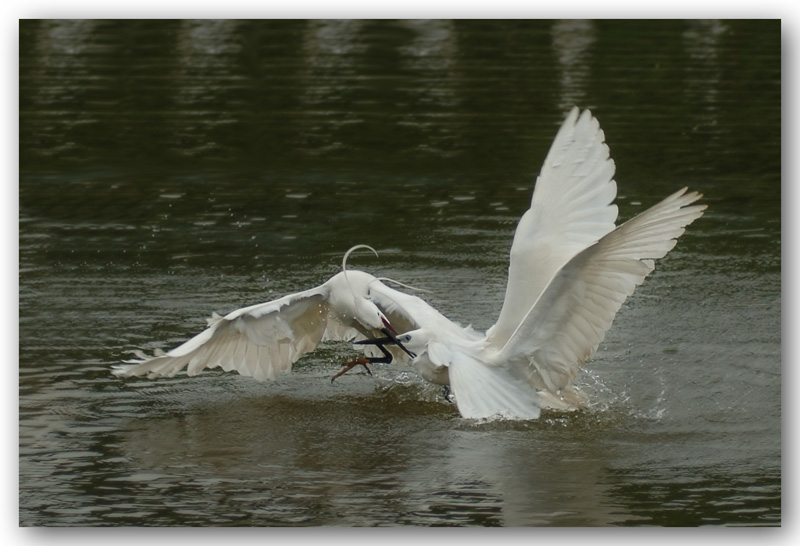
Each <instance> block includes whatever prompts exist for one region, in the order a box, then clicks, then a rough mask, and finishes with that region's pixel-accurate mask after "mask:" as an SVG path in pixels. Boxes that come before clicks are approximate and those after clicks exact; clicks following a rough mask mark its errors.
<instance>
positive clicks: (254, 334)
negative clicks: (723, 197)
mask: <svg viewBox="0 0 800 546" xmlns="http://www.w3.org/2000/svg"><path fill="white" fill-rule="evenodd" d="M616 193H617V189H616V183H615V182H614V163H613V161H612V160H611V159H610V157H609V150H608V147H607V146H606V144H605V142H604V135H603V131H602V130H601V129H600V125H599V123H598V121H597V119H595V118H594V117H593V116H592V114H591V113H590V112H589V111H588V110H585V111H583V112H582V113H581V112H579V110H578V109H577V108H574V109H573V110H572V111H571V112H570V113H569V115H568V116H567V119H566V120H565V121H564V123H563V125H562V126H561V128H560V129H559V131H558V133H557V135H556V138H555V140H554V141H553V144H552V146H551V148H550V151H549V152H548V154H547V157H546V158H545V161H544V165H543V166H542V170H541V173H540V175H539V177H538V179H537V181H536V185H535V187H534V191H533V197H532V199H531V206H530V208H529V209H528V210H527V211H526V212H525V214H524V215H523V216H522V219H521V220H520V222H519V225H518V226H517V230H516V233H515V235H514V240H513V244H512V246H511V258H510V264H509V271H508V285H507V288H506V295H505V300H504V303H503V307H502V309H501V311H500V316H499V317H498V320H497V322H496V323H495V325H494V326H492V327H491V328H489V330H488V331H486V332H485V333H481V332H477V331H475V330H473V329H472V328H470V327H467V328H463V327H461V326H459V325H458V324H456V323H454V322H452V321H450V320H449V319H447V318H446V317H444V316H443V315H442V314H441V313H439V312H438V311H436V309H434V308H433V307H431V306H430V305H429V304H427V303H426V302H425V301H424V300H422V299H420V298H418V297H416V296H412V295H408V294H405V293H403V292H400V291H398V290H394V289H393V288H390V287H388V286H386V285H385V284H384V283H382V282H381V281H380V280H379V279H377V278H375V277H372V276H371V275H368V274H366V273H362V272H356V271H353V272H350V273H349V275H350V276H351V277H353V278H352V279H350V280H348V278H347V274H348V273H347V271H346V269H345V268H344V267H343V272H342V273H340V274H338V275H337V276H335V277H333V278H332V279H331V280H329V281H328V282H326V283H325V284H323V285H322V286H321V287H318V288H315V289H311V290H309V291H307V292H301V293H299V294H294V295H291V296H286V297H285V298H282V299H279V300H276V301H274V302H270V303H265V304H260V305H256V306H253V307H248V308H245V309H241V310H239V311H234V312H233V313H231V314H229V315H227V316H226V317H224V318H216V319H214V320H215V321H216V322H214V323H212V324H211V325H210V327H209V328H208V329H207V330H206V331H204V332H202V333H201V334H200V335H198V336H197V337H195V338H193V339H191V340H189V341H188V342H186V343H185V344H184V345H181V346H180V347H178V348H176V349H173V350H172V351H170V352H168V353H165V354H163V355H160V356H156V357H153V358H148V359H145V360H143V361H139V362H137V363H134V364H131V365H129V366H127V367H118V369H117V373H119V374H120V375H145V374H149V375H151V376H153V375H172V374H174V373H176V372H177V371H178V370H180V369H182V368H184V367H187V366H188V373H189V374H190V375H191V374H195V373H197V372H198V371H199V370H200V369H202V368H204V367H210V366H222V367H223V368H224V369H236V370H238V371H239V372H240V373H243V374H245V375H252V376H254V377H256V378H257V379H265V378H269V379H272V378H274V377H275V376H276V375H277V373H279V372H280V371H283V370H287V369H288V368H289V367H290V366H291V363H292V362H294V361H296V360H297V358H299V357H300V356H301V355H302V354H304V353H306V352H308V351H310V350H312V349H314V348H315V347H316V346H317V344H318V343H319V342H320V341H322V340H325V339H356V338H357V337H358V338H359V340H358V341H357V342H356V343H357V344H360V345H362V346H365V347H368V346H369V345H374V346H375V347H377V348H378V349H380V351H381V352H382V353H383V354H384V357H383V358H372V359H370V358H366V357H362V358H361V359H356V360H354V361H352V362H350V363H348V365H347V366H349V367H352V366H354V365H358V364H362V363H367V362H369V361H381V362H386V361H391V360H392V355H393V354H394V355H395V356H396V357H399V358H401V359H406V358H410V359H411V360H412V363H413V365H414V367H415V368H416V369H417V370H418V371H419V373H420V374H421V375H422V376H423V377H424V378H425V379H427V380H428V381H431V382H433V383H437V384H442V385H449V387H450V389H451V391H452V393H453V394H454V395H455V400H456V404H457V406H458V410H459V412H460V413H461V415H462V416H463V417H466V418H478V419H480V418H489V417H494V416H500V417H506V418H513V419H535V418H538V417H539V414H540V411H541V409H542V408H548V407H549V408H554V409H562V410H566V409H572V408H575V407H577V406H579V405H580V403H581V400H580V396H579V393H578V392H577V391H575V390H573V389H572V388H571V383H572V381H573V380H574V379H575V377H576V376H577V374H578V371H579V370H580V368H581V367H582V366H583V365H584V364H585V362H586V360H587V359H588V358H590V357H591V356H592V355H593V354H594V352H595V351H596V350H597V347H598V346H599V344H600V342H601V341H602V340H603V337H604V336H605V333H606V332H607V331H608V329H609V328H610V327H611V322H612V321H613V319H614V316H615V315H616V313H617V311H619V309H620V307H621V306H622V304H623V303H624V301H625V299H626V298H627V297H628V296H630V295H631V294H632V293H633V291H634V290H635V288H636V286H638V285H639V284H641V283H642V282H643V281H644V279H645V277H646V276H647V275H648V274H649V273H650V272H651V271H653V268H654V266H655V264H654V261H653V260H655V259H657V258H661V257H663V256H664V255H666V253H667V252H669V250H671V249H672V248H673V247H674V246H675V244H676V242H677V238H678V237H679V236H680V235H681V234H683V232H684V228H685V227H686V226H687V225H689V224H690V223H691V222H693V221H694V220H696V219H697V218H699V217H700V216H702V214H703V210H705V208H706V207H705V205H693V203H695V202H696V201H697V200H698V199H700V197H701V195H700V194H699V193H697V192H688V191H687V189H686V188H684V189H682V190H680V191H678V192H676V193H674V194H672V195H670V196H669V197H667V198H666V199H664V200H663V201H661V202H660V203H658V204H656V205H654V206H653V207H651V208H650V209H648V210H646V211H644V212H643V213H641V214H639V215H638V216H636V217H634V218H632V219H631V220H628V221H627V222H625V223H623V224H621V225H620V226H616V225H615V221H616V217H617V207H616V206H615V205H614V204H613V201H614V199H615V197H616ZM356 274H357V275H356ZM379 331H380V332H382V333H383V334H384V336H385V337H381V338H376V337H369V335H370V332H372V333H375V332H379ZM397 332H403V333H402V334H398V333H397ZM387 345H396V346H397V347H399V348H400V349H402V351H404V353H399V352H397V350H396V349H394V347H391V348H392V349H394V351H393V352H389V351H388V350H387V347H386V346H387ZM347 366H346V369H349V367H347ZM346 369H345V370H343V371H346Z"/></svg>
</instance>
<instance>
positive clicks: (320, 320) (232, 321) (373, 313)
mask: <svg viewBox="0 0 800 546" xmlns="http://www.w3.org/2000/svg"><path fill="white" fill-rule="evenodd" d="M358 248H368V249H370V250H372V251H373V252H375V250H374V249H373V248H372V247H369V246H367V245H357V246H354V247H353V248H351V249H350V250H348V251H347V253H345V255H344V258H343V259H342V271H341V272H340V273H338V274H336V275H334V276H333V277H331V278H330V279H329V280H328V281H327V282H326V283H324V284H323V285H321V286H318V287H316V288H312V289H310V290H306V291H304V292H298V293H297V294H290V295H288V296H284V297H282V298H279V299H277V300H274V301H270V302H267V303H259V304H256V305H251V306H249V307H244V308H242V309H237V310H236V311H233V312H231V313H229V314H227V315H225V316H224V317H221V316H219V315H217V314H216V313H214V314H213V315H212V317H211V318H210V319H208V328H206V329H205V330H203V331H202V332H201V333H199V334H198V335H196V336H195V337H193V338H191V339H190V340H189V341H187V342H185V343H183V344H182V345H180V346H178V347H176V348H175V349H172V350H171V351H169V352H166V353H165V352H163V351H157V352H156V354H155V355H154V356H147V355H145V354H144V353H142V352H141V351H135V352H134V353H135V354H136V356H138V357H139V358H138V360H137V359H134V360H128V361H126V364H120V365H117V366H114V367H113V373H114V374H115V375H117V376H121V377H130V376H143V375H146V376H147V377H149V378H150V379H153V378H156V377H161V376H166V377H172V376H174V375H175V374H176V373H178V372H179V371H181V370H182V369H184V368H186V370H187V374H188V375H190V376H191V375H197V374H198V373H200V372H201V371H202V370H203V369H205V368H216V367H220V368H222V369H223V370H225V371H233V370H236V371H237V372H239V373H240V374H241V375H244V376H251V377H253V378H255V379H256V380H258V381H263V380H265V379H269V380H274V379H276V378H277V377H278V375H279V374H280V373H283V372H287V371H289V370H290V369H291V367H292V364H294V363H295V362H297V360H298V359H299V358H300V357H302V356H303V355H304V354H306V353H308V352H309V351H313V350H314V349H316V348H317V346H318V345H319V343H320V342H322V341H356V340H359V339H362V340H363V339H366V338H368V337H369V338H375V336H376V335H377V334H378V333H383V334H384V335H385V336H386V338H381V339H377V340H374V341H372V342H371V344H373V345H376V346H377V348H378V349H380V351H381V353H382V354H383V356H382V357H374V358H370V359H363V358H362V359H356V360H353V361H352V362H348V363H347V364H345V369H343V370H342V372H341V373H339V374H337V375H336V376H334V378H333V379H336V377H339V375H341V374H342V373H344V372H346V371H348V370H349V369H351V368H352V367H354V366H356V365H359V364H361V365H364V367H366V364H367V363H368V362H391V361H392V360H393V357H392V356H391V352H389V350H388V348H386V347H384V345H385V344H386V343H393V344H395V345H397V346H398V347H400V348H401V349H403V350H405V349H404V348H403V346H402V344H401V343H398V342H397V337H396V336H397V331H396V330H395V328H394V327H393V326H392V324H391V322H389V319H388V318H387V317H386V315H385V314H384V313H383V312H382V311H381V310H380V309H379V308H378V306H377V305H376V304H375V303H374V302H373V301H371V299H370V297H369V294H370V290H371V288H372V287H373V286H376V285H380V286H384V287H385V285H383V283H382V282H381V281H380V279H377V278H376V277H373V276H372V275H370V274H368V273H364V272H362V271H353V270H348V269H347V258H348V257H349V256H350V254H351V253H352V252H353V251H354V250H356V249H358ZM376 255H377V252H376ZM393 282H397V281H393ZM398 284H400V283H398ZM385 288H386V289H387V290H389V291H392V289H391V288H389V287H385ZM398 322H400V323H401V324H403V326H404V330H407V329H408V328H409V327H410V326H411V325H409V324H407V323H405V322H403V321H402V319H398ZM393 352H396V351H393ZM410 356H411V355H410ZM367 371H369V368H367Z"/></svg>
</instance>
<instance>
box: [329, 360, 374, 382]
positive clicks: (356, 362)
mask: <svg viewBox="0 0 800 546" xmlns="http://www.w3.org/2000/svg"><path fill="white" fill-rule="evenodd" d="M369 363H370V359H368V358H367V357H365V356H359V357H358V358H356V359H355V360H351V361H350V362H345V363H344V364H343V366H344V367H343V368H342V371H340V372H339V373H337V374H336V375H334V376H333V377H331V383H333V382H334V381H335V380H336V378H337V377H341V376H343V375H344V374H346V373H347V372H349V371H350V370H352V369H353V368H355V367H356V366H364V369H365V370H367V373H368V374H369V375H372V372H371V371H370V369H369V367H367V364H369Z"/></svg>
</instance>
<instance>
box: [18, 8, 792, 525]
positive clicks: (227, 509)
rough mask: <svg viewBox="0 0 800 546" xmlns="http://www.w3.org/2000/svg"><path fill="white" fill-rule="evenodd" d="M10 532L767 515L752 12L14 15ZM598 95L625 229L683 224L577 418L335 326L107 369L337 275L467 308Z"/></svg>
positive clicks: (772, 67)
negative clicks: (221, 352)
mask: <svg viewBox="0 0 800 546" xmlns="http://www.w3.org/2000/svg"><path fill="white" fill-rule="evenodd" d="M19 49H20V181H19V193H20V218H19V230H20V231H19V259H20V272H19V283H20V293H19V299H20V308H19V332H20V334H19V335H20V339H19V343H20V362H19V417H20V423H19V475H20V478H19V480H20V497H19V521H20V524H21V525H24V526H85V525H159V526H165V525H167V526H175V525H179V526H184V525H253V526H267V525H281V526H283V525H305V526H307V525H506V526H509V525H581V526H585V525H720V524H723V525H733V524H744V525H764V524H766V525H774V524H780V522H781V356H780V354H781V353H780V344H781V320H780V316H781V282H780V276H781V262H780V255H781V222H780V213H781V201H780V195H781V179H780V168H781V162H780V145H781V141H780V134H781V131H780V128H781V111H780V96H781V95H780V79H781V71H780V50H781V48H780V23H779V22H777V21H761V22H749V21H711V22H703V21H690V22H684V21H659V22H635V21H634V22H615V21H600V22H593V21H589V22H583V21H539V22H536V21H533V22H529V21H487V22H482V21H457V22H452V21H400V22H392V21H378V22H373V21H273V22H270V21H263V22H258V21H243V22H240V21H221V22H215V21H198V22H191V21H141V22H140V21H116V22H107V21H23V22H21V25H20V48H19ZM573 104H578V105H580V106H582V107H590V108H592V110H593V111H594V112H595V113H596V115H597V116H598V117H599V119H600V122H601V124H602V126H603V128H604V130H605V132H606V136H607V142H608V144H609V146H610V148H611V153H612V157H613V158H614V159H615V161H616V163H617V177H616V180H617V182H618V185H619V201H618V202H619V206H620V215H621V218H622V219H625V218H628V217H630V216H632V215H634V214H636V213H638V212H640V211H642V210H644V209H645V208H647V207H648V206H650V205H652V204H654V203H655V202H656V201H657V200H658V199H660V198H661V197H663V196H666V195H668V194H669V193H671V192H673V191H675V190H676V189H678V188H680V187H682V186H687V185H688V186H690V187H691V188H693V189H697V190H699V191H701V192H703V193H704V194H705V198H704V202H705V203H707V204H708V205H709V209H708V212H707V213H706V215H705V216H704V217H703V218H702V219H700V220H698V221H697V222H695V223H694V224H693V225H692V226H691V227H690V228H689V230H688V231H687V233H686V234H685V235H684V236H683V237H682V238H681V240H680V243H679V244H678V246H677V247H676V248H675V250H674V251H673V252H671V253H670V254H669V256H668V257H667V258H666V259H664V260H661V261H660V262H659V263H658V266H657V269H656V271H655V272H654V273H653V275H651V277H650V278H649V279H648V280H647V282H646V283H645V284H644V285H643V286H642V287H640V289H639V290H638V291H637V292H636V293H635V294H634V296H633V297H631V298H630V299H629V300H628V302H627V303H626V304H625V306H624V307H623V308H622V310H621V311H620V313H619V315H618V316H617V319H616V320H615V323H614V326H613V327H612V329H611V331H610V332H609V333H608V335H607V336H606V339H605V341H604V342H603V344H602V345H601V347H600V350H599V351H598V354H597V355H596V357H595V359H594V360H593V361H592V362H591V363H590V364H589V366H588V369H587V371H586V372H585V373H584V374H583V375H582V376H581V377H580V378H579V384H580V385H581V387H582V388H583V389H584V390H586V391H588V392H590V393H591V394H592V404H591V407H590V408H589V409H588V410H587V411H584V412H580V413H577V414H569V415H564V414H558V413H546V414H545V415H543V418H542V419H540V420H539V421H535V422H526V423H508V422H494V423H483V424H480V423H474V422H471V421H467V420H463V419H461V418H459V417H458V414H457V411H456V409H455V407H453V406H452V405H451V404H448V403H447V402H446V401H445V400H444V398H443V397H442V394H441V392H440V390H439V389H437V388H435V387H432V386H429V385H426V384H424V383H423V382H422V381H421V380H420V379H419V378H418V377H416V376H415V375H414V374H413V373H412V371H411V370H409V369H404V368H402V367H397V366H387V367H379V368H377V369H376V370H375V377H373V378H370V377H368V376H366V375H364V374H363V373H352V374H348V375H347V376H344V377H342V378H340V380H337V382H336V384H334V385H331V384H330V382H329V378H330V377H331V376H332V375H333V374H334V373H336V371H338V369H339V364H340V363H341V362H343V361H345V360H347V359H349V358H352V351H351V349H350V348H349V347H348V346H347V345H346V344H343V345H332V346H328V347H326V348H325V349H323V350H320V351H318V352H315V353H314V354H312V355H309V356H308V357H306V358H304V359H302V360H301V361H300V362H298V363H297V365H296V367H295V373H293V374H292V375H291V376H288V377H287V378H285V379H284V380H282V381H280V382H279V383H275V384H259V383H256V382H254V381H252V380H249V379H247V378H243V377H239V376H237V375H232V374H223V373H220V372H216V371H209V372H206V373H204V374H203V375H201V376H199V377H194V378H186V377H185V376H178V377H175V378H172V379H159V380H154V381H148V380H143V379H139V380H120V379H118V378H115V377H113V376H112V375H111V374H110V373H109V367H110V365H112V364H114V363H116V362H119V361H120V360H121V359H123V358H126V357H127V355H128V352H129V351H131V350H132V349H135V348H142V349H145V350H148V351H150V350H153V349H155V348H162V349H169V348H171V347H172V346H174V345H176V344H178V343H180V342H182V341H183V340H185V339H186V338H187V337H188V336H190V335H192V334H194V333H196V332H198V331H199V330H201V329H202V328H203V327H204V324H205V322H204V319H205V317H206V316H209V315H210V314H211V312H212V311H217V312H227V311H230V310H232V309H235V308H237V307H240V306H243V305H248V304H251V303H256V302H259V301H265V300H268V299H271V298H274V297H277V296H280V295H283V294H286V293H290V292H294V291H298V290H302V289H305V288H309V287H311V286H315V285H317V284H319V283H321V282H322V281H324V280H325V279H326V278H327V277H328V276H330V275H332V274H333V273H335V272H337V271H338V269H339V264H340V261H341V256H342V254H343V253H344V251H346V250H347V249H348V248H349V247H350V246H352V245H355V244H358V243H365V244H369V245H372V246H374V247H375V248H376V249H378V250H379V251H380V258H379V259H375V258H374V257H372V256H370V255H368V254H363V255H355V256H354V257H353V260H352V261H353V265H354V266H358V267H360V268H362V269H365V270H367V271H370V272H372V273H374V274H377V275H385V276H390V277H393V278H397V279H400V280H403V281H404V282H407V283H411V284H414V285H417V286H420V287H423V288H425V289H427V290H429V293H427V294H425V295H424V296H425V298H426V299H428V301H430V302H431V303H432V304H434V305H435V306H436V307H437V308H439V309H440V310H442V312H444V313H445V314H446V315H447V316H449V317H451V318H452V319H454V320H457V321H459V322H462V323H464V324H472V325H474V326H475V327H476V328H480V329H484V328H487V327H489V326H491V325H492V323H493V322H494V320H495V318H496V316H497V314H498V312H499V308H500V305H501V303H502V299H503V294H504V290H505V274H506V268H507V260H508V250H509V247H510V244H511V237H512V235H513V230H514V227H515V225H516V222H517V220H518V218H519V216H520V215H521V214H522V212H523V211H524V210H525V209H526V208H527V204H528V203H529V200H530V193H531V189H532V185H533V181H534V180H535V175H536V173H537V172H538V169H539V167H540V165H541V162H542V160H543V159H544V155H545V153H546V151H547V148H548V146H549V144H550V142H551V140H552V138H553V136H554V134H555V131H556V130H557V128H558V125H559V124H560V123H561V121H562V120H563V117H564V115H565V114H566V112H567V111H568V110H569V108H570V107H571V106H572V105H573Z"/></svg>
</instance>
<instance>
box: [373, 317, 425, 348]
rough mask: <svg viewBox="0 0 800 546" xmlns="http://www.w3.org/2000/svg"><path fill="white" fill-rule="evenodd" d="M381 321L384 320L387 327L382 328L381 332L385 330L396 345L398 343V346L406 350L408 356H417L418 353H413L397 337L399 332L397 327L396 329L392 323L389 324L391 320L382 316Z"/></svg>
mask: <svg viewBox="0 0 800 546" xmlns="http://www.w3.org/2000/svg"><path fill="white" fill-rule="evenodd" d="M381 322H383V325H384V326H385V328H383V329H381V332H383V333H384V334H386V336H387V337H388V338H389V339H391V340H392V341H393V342H394V344H395V345H397V346H398V347H400V348H401V349H403V351H405V353H406V354H407V355H408V356H410V357H411V358H417V355H415V354H414V353H412V352H411V351H409V350H408V349H406V347H405V345H403V344H402V343H401V342H400V340H399V339H397V332H396V331H395V329H394V328H392V325H391V324H389V321H388V320H386V319H385V318H383V317H381Z"/></svg>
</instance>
